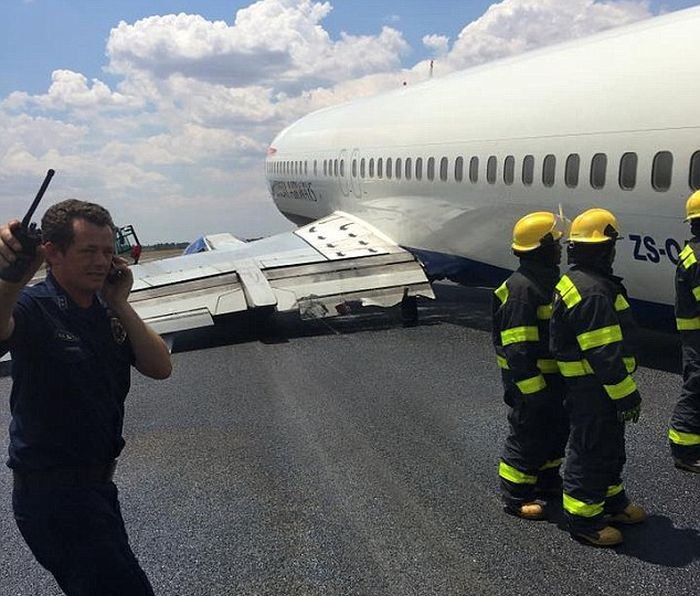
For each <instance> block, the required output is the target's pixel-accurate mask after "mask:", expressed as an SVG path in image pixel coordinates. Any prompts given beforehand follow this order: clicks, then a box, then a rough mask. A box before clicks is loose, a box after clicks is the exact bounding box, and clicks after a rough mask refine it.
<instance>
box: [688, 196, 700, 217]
mask: <svg viewBox="0 0 700 596" xmlns="http://www.w3.org/2000/svg"><path fill="white" fill-rule="evenodd" d="M696 217H700V190H696V191H695V192H694V193H693V194H692V195H690V197H689V198H688V200H687V201H686V203H685V221H690V220H691V219H695V218H696Z"/></svg>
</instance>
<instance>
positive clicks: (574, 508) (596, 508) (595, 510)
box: [563, 493, 604, 517]
mask: <svg viewBox="0 0 700 596" xmlns="http://www.w3.org/2000/svg"><path fill="white" fill-rule="evenodd" d="M563 504H564V509H565V510H566V511H567V512H568V513H570V514H571V515H578V516H579V517H594V516H596V515H600V514H601V513H603V505H604V503H594V504H593V505H589V504H588V503H584V502H583V501H579V500H578V499H575V498H574V497H572V496H570V495H567V494H566V493H564V503H563Z"/></svg>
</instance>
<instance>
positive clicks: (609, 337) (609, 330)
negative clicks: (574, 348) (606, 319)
mask: <svg viewBox="0 0 700 596" xmlns="http://www.w3.org/2000/svg"><path fill="white" fill-rule="evenodd" d="M576 339H577V340H578V345H579V346H581V349H582V350H590V349H592V348H599V347H600V346H607V345H608V344H611V343H614V342H616V341H622V329H621V328H620V326H619V325H610V326H608V327H601V328H600V329H594V330H593V331H586V332H585V333H581V334H580V335H577V336H576Z"/></svg>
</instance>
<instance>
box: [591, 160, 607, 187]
mask: <svg viewBox="0 0 700 596" xmlns="http://www.w3.org/2000/svg"><path fill="white" fill-rule="evenodd" d="M607 168H608V156H607V155H605V153H596V154H595V155H594V156H593V159H591V186H592V187H593V188H603V187H604V186H605V172H606V170H607Z"/></svg>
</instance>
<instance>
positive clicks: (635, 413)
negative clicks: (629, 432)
mask: <svg viewBox="0 0 700 596" xmlns="http://www.w3.org/2000/svg"><path fill="white" fill-rule="evenodd" d="M641 413H642V404H641V402H640V403H638V404H637V405H636V406H634V407H633V408H630V409H629V410H620V411H618V413H617V419H618V420H619V421H620V422H637V421H638V420H639V415H640V414H641Z"/></svg>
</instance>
